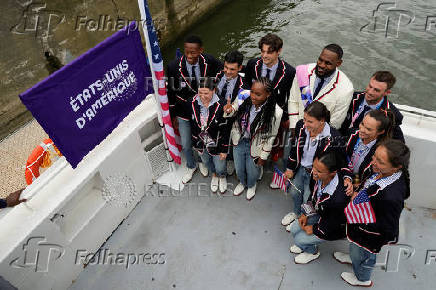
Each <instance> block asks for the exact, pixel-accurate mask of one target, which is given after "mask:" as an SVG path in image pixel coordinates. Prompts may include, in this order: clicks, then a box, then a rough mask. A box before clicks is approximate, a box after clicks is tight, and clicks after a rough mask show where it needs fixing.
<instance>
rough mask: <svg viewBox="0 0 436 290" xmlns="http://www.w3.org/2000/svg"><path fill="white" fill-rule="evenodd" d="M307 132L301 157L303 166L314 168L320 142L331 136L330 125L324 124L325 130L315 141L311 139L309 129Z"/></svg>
mask: <svg viewBox="0 0 436 290" xmlns="http://www.w3.org/2000/svg"><path fill="white" fill-rule="evenodd" d="M305 131H306V142H305V143H304V148H303V156H302V157H301V166H303V167H309V168H310V167H312V163H313V158H314V156H315V152H316V148H317V147H318V142H319V140H321V139H323V138H325V137H329V136H331V134H330V125H329V124H328V123H325V124H324V129H323V130H322V132H321V133H319V134H318V135H317V136H316V137H315V138H314V139H313V140H311V138H310V133H309V131H308V130H307V129H305Z"/></svg>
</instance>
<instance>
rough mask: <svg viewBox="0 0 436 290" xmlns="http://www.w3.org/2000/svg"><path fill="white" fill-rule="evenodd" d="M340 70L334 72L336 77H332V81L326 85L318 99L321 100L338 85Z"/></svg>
mask: <svg viewBox="0 0 436 290" xmlns="http://www.w3.org/2000/svg"><path fill="white" fill-rule="evenodd" d="M338 72H339V71H338V70H336V71H335V72H334V76H333V77H332V79H331V80H330V82H329V83H328V84H326V85H325V86H324V87H323V88H322V89H321V90H320V91H319V94H318V96H317V98H316V99H319V98H321V97H322V96H323V95H324V94H325V93H327V92H328V91H330V90H331V89H332V88H333V85H334V84H335V83H336V81H337V78H338Z"/></svg>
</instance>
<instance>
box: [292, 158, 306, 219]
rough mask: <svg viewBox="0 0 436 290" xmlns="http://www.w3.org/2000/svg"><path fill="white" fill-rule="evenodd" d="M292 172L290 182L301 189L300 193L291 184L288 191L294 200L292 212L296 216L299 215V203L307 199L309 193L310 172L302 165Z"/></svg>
mask: <svg viewBox="0 0 436 290" xmlns="http://www.w3.org/2000/svg"><path fill="white" fill-rule="evenodd" d="M294 174H295V175H294V178H293V179H292V180H291V182H292V183H293V184H294V185H295V187H297V188H298V189H299V190H300V191H301V193H300V192H299V191H298V190H297V189H296V188H295V187H294V186H292V185H291V186H290V191H289V192H290V193H291V196H292V199H293V201H294V212H295V214H296V215H297V216H300V214H301V205H302V204H303V202H306V201H307V199H308V198H309V195H310V188H309V183H310V173H308V172H307V171H306V170H305V169H304V167H303V166H300V167H299V168H298V170H297V172H295V173H294Z"/></svg>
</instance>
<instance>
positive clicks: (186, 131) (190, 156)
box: [177, 117, 197, 169]
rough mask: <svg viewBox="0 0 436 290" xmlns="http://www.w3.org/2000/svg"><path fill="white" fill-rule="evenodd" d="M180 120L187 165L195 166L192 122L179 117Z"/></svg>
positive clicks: (189, 166)
mask: <svg viewBox="0 0 436 290" xmlns="http://www.w3.org/2000/svg"><path fill="white" fill-rule="evenodd" d="M177 121H178V122H179V132H180V139H181V140H182V150H183V153H184V154H185V158H186V166H187V167H188V168H191V169H192V168H195V167H196V166H197V164H196V162H195V159H194V152H193V151H192V139H191V138H192V134H191V124H190V123H189V121H186V120H183V119H181V118H179V117H177Z"/></svg>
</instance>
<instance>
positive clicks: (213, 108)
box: [207, 102, 220, 128]
mask: <svg viewBox="0 0 436 290" xmlns="http://www.w3.org/2000/svg"><path fill="white" fill-rule="evenodd" d="M219 106H220V103H219V102H216V103H215V104H213V105H212V106H210V107H209V118H208V120H207V128H209V127H210V124H211V123H212V122H213V121H214V119H215V117H216V112H217V111H218V109H219Z"/></svg>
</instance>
